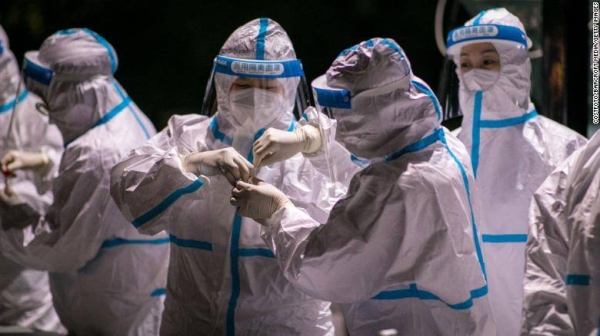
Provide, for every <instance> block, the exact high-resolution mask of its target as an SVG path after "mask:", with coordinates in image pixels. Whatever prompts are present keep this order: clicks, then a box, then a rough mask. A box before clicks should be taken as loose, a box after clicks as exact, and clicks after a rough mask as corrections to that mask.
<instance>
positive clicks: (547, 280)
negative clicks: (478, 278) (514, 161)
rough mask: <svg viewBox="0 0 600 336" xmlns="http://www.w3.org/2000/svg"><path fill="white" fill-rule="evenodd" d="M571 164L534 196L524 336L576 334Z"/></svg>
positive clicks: (523, 321) (565, 164) (526, 269)
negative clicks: (570, 275) (570, 273)
mask: <svg viewBox="0 0 600 336" xmlns="http://www.w3.org/2000/svg"><path fill="white" fill-rule="evenodd" d="M569 169H570V162H565V163H563V165H561V166H560V167H559V168H558V169H557V170H555V171H554V172H553V173H552V174H551V175H550V176H549V177H548V178H547V179H546V180H545V181H544V183H543V184H542V185H541V187H540V188H539V189H538V190H537V191H536V193H535V194H534V196H533V200H532V203H531V208H530V214H529V239H528V241H527V246H526V265H525V278H524V289H523V291H524V293H523V294H524V295H523V314H522V326H521V334H522V335H547V334H552V333H560V334H561V335H574V332H575V331H574V329H573V323H572V321H571V318H570V316H569V310H568V303H567V289H566V284H565V279H566V275H567V258H568V254H569V236H570V229H569V227H568V225H569V224H568V214H567V213H566V211H567V210H566V193H567V190H566V189H567V187H568V186H567V177H568V176H567V175H568V172H569Z"/></svg>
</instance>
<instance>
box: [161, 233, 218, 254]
mask: <svg viewBox="0 0 600 336" xmlns="http://www.w3.org/2000/svg"><path fill="white" fill-rule="evenodd" d="M169 240H170V242H171V243H173V244H175V245H177V246H179V247H185V248H193V249H197V250H205V251H212V250H213V246H212V244H211V243H209V242H205V241H201V240H195V239H183V238H179V237H177V236H175V235H173V234H170V235H169Z"/></svg>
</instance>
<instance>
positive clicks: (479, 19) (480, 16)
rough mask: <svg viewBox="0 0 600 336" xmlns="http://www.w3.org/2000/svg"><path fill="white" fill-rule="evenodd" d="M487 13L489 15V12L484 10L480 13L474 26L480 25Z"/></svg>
mask: <svg viewBox="0 0 600 336" xmlns="http://www.w3.org/2000/svg"><path fill="white" fill-rule="evenodd" d="M485 13H487V10H482V11H481V12H479V14H477V16H476V17H475V21H473V25H474V26H477V25H479V23H480V22H481V18H482V17H483V16H484V15H485Z"/></svg>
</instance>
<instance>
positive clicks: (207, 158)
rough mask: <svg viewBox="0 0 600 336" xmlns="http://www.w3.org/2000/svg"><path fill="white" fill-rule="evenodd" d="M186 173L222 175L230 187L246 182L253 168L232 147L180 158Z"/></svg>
mask: <svg viewBox="0 0 600 336" xmlns="http://www.w3.org/2000/svg"><path fill="white" fill-rule="evenodd" d="M182 160H183V167H184V168H185V170H186V171H188V172H190V173H192V174H194V175H197V176H200V175H205V176H215V175H223V176H225V178H227V181H229V183H231V185H233V186H235V183H236V182H237V181H239V180H242V181H248V180H249V179H250V173H251V170H252V169H254V166H253V165H252V164H251V163H250V162H248V160H246V158H244V157H243V156H242V155H241V154H240V153H238V152H237V151H236V150H235V149H233V148H232V147H227V148H223V149H217V150H213V151H207V152H199V153H190V154H187V155H185V156H183V157H182Z"/></svg>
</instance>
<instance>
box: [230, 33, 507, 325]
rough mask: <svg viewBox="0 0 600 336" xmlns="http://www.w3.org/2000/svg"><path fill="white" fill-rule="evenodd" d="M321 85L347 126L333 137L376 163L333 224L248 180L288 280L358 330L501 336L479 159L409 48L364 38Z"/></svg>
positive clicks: (326, 103) (357, 181) (237, 192)
mask: <svg viewBox="0 0 600 336" xmlns="http://www.w3.org/2000/svg"><path fill="white" fill-rule="evenodd" d="M312 86H313V90H314V92H315V96H316V98H317V101H318V104H319V105H320V106H322V107H324V108H326V109H329V110H330V111H331V113H332V115H333V116H334V117H335V119H336V121H337V127H336V128H335V129H330V130H329V131H335V139H336V140H337V141H339V143H341V144H342V145H343V146H345V148H346V149H348V150H349V151H350V152H351V153H352V154H353V155H355V156H356V157H358V158H360V159H361V160H362V161H363V162H365V161H366V160H370V164H369V165H367V167H366V168H364V169H363V170H361V171H360V172H358V173H357V174H356V175H354V177H353V178H352V181H351V184H350V187H349V190H348V193H347V196H346V197H345V198H344V199H342V200H340V201H339V202H338V203H337V204H336V205H335V206H334V207H333V209H332V210H331V214H330V216H329V218H328V220H327V222H326V223H325V224H324V225H320V224H319V222H317V221H316V220H315V219H313V218H311V217H310V216H309V215H308V214H307V213H306V212H305V211H303V210H302V209H301V208H300V207H298V206H297V204H296V202H294V201H293V200H291V199H290V198H289V194H288V192H287V191H286V190H285V189H279V190H278V189H277V188H275V187H276V186H275V187H274V186H272V185H270V184H266V183H265V182H259V185H258V186H257V185H253V184H249V183H245V182H238V183H237V187H236V188H235V189H234V190H233V196H232V199H231V201H232V204H233V205H236V206H238V207H239V213H240V214H242V215H244V216H249V217H253V218H257V219H259V220H261V222H262V223H263V224H264V225H266V227H265V228H264V233H265V236H264V239H265V241H266V242H267V244H268V245H269V247H270V248H271V250H272V251H273V252H274V254H275V256H276V257H277V261H278V262H279V265H280V266H281V268H282V270H283V274H284V275H285V277H286V278H287V279H288V280H289V281H291V282H292V283H294V286H296V287H297V288H299V289H301V290H302V291H304V292H306V293H307V294H309V295H311V296H313V297H315V298H319V299H322V300H328V301H331V302H336V303H340V307H341V310H342V313H343V315H344V319H345V321H346V326H347V328H348V331H349V332H350V335H376V334H377V333H378V332H379V331H380V330H382V329H388V328H393V329H396V330H397V331H398V334H399V335H495V334H496V326H495V322H494V320H493V318H492V314H491V308H490V303H489V300H488V296H487V292H488V288H487V284H486V280H485V271H484V263H483V259H482V256H481V253H480V243H479V239H478V237H477V224H476V222H477V221H478V219H479V216H478V212H477V209H476V208H475V204H473V203H472V202H471V197H473V196H474V195H473V193H474V192H475V190H474V189H473V188H472V185H473V183H474V182H473V176H472V173H471V168H470V163H469V159H468V155H467V152H466V151H465V149H464V146H463V145H462V144H461V143H460V142H459V141H458V140H457V139H456V138H455V137H454V136H452V135H451V134H449V132H448V131H447V130H446V129H445V128H443V127H441V126H440V107H439V104H438V101H437V99H436V98H435V95H434V94H433V93H432V92H431V90H430V89H429V87H428V86H427V84H425V82H423V81H422V80H421V79H419V78H418V77H416V76H415V75H414V74H413V73H412V71H411V68H410V63H409V61H408V59H407V58H406V56H405V55H404V53H403V51H402V49H401V48H400V47H399V46H398V45H397V44H396V42H394V41H393V40H390V39H381V38H375V39H371V40H368V41H365V42H362V43H360V44H358V45H356V46H355V47H353V48H350V49H347V50H346V51H344V52H342V54H341V55H340V56H338V58H337V59H336V60H335V61H334V62H333V64H332V65H331V67H330V68H329V70H328V71H327V73H326V75H324V76H321V77H319V78H317V79H316V80H315V81H313V83H312ZM307 117H308V119H309V121H310V120H311V116H310V115H307ZM319 118H320V119H325V118H326V117H325V116H324V115H321V116H320V117H319ZM315 122H318V120H315ZM328 133H329V132H324V134H325V136H328ZM329 135H330V134H329ZM263 140H265V139H263ZM263 146H267V147H268V146H269V143H267V142H264V141H263ZM287 147H288V146H286V145H285V144H281V143H280V144H279V146H274V147H272V149H271V150H272V151H273V155H275V154H276V153H277V152H278V151H283V152H285V151H287ZM256 150H257V152H260V148H256ZM271 150H270V151H271ZM267 157H268V156H267ZM337 170H338V171H344V170H345V171H348V169H345V168H343V167H342V168H340V167H337ZM259 177H260V176H259ZM267 218H270V219H267Z"/></svg>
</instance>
